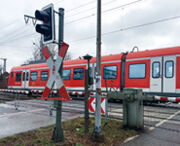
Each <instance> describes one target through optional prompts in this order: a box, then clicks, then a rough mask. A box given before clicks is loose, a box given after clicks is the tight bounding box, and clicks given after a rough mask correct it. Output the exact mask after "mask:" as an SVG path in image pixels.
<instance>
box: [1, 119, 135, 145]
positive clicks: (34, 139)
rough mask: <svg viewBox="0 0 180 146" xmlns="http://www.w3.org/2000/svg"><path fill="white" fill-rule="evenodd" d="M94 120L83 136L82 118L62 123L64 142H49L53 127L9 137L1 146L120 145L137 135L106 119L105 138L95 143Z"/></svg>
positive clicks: (2, 141)
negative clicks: (93, 137) (93, 134)
mask: <svg viewBox="0 0 180 146" xmlns="http://www.w3.org/2000/svg"><path fill="white" fill-rule="evenodd" d="M94 122H95V121H94V118H90V127H89V133H88V134H87V135H85V134H84V118H76V119H73V120H69V121H66V122H63V130H64V137H65V142H59V143H54V142H53V141H52V140H51V136H52V133H53V129H54V126H55V125H52V126H48V127H44V128H40V129H37V130H34V131H30V132H26V133H21V134H18V135H14V136H11V137H7V138H3V139H0V145H1V146H6V145H8V146H11V145H12V146H14V145H15V146H26V145H28V146H44V145H52V146H59V145H67V146H69V145H75V146H87V145H89V146H91V145H108V146H111V145H121V144H122V143H123V141H124V140H125V139H127V138H128V137H131V136H134V135H137V132H136V131H135V130H127V129H126V130H124V129H123V126H122V122H121V121H117V120H113V119H108V124H107V125H104V118H102V127H101V128H102V132H103V135H104V137H105V141H104V142H103V143H95V142H93V141H92V140H91V135H92V133H93V130H94Z"/></svg>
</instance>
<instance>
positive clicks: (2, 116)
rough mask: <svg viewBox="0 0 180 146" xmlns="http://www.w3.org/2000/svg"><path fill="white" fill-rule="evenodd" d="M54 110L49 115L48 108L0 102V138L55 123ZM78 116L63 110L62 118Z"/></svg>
mask: <svg viewBox="0 0 180 146" xmlns="http://www.w3.org/2000/svg"><path fill="white" fill-rule="evenodd" d="M55 115H56V113H55V111H53V115H52V116H50V115H49V109H48V108H42V107H40V108H38V107H32V106H28V105H26V106H25V107H19V108H18V110H16V109H15V106H14V105H13V104H0V138H3V137H7V136H11V135H14V134H18V133H22V132H26V131H30V130H34V129H38V128H40V127H45V126H48V125H52V124H54V123H55ZM78 116H80V115H79V114H78V113H70V112H66V113H65V112H63V113H62V120H63V121H65V120H68V119H72V118H75V117H78Z"/></svg>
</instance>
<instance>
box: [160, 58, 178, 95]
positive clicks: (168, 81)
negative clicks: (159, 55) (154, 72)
mask: <svg viewBox="0 0 180 146" xmlns="http://www.w3.org/2000/svg"><path fill="white" fill-rule="evenodd" d="M175 91H176V56H164V57H163V92H164V93H175Z"/></svg>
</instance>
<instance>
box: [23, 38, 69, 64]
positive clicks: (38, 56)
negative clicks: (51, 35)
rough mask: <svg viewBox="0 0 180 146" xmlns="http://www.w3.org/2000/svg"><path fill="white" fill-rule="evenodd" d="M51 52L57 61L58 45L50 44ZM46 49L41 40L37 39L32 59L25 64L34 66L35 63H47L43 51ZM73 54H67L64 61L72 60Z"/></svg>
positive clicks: (34, 42) (34, 43)
mask: <svg viewBox="0 0 180 146" xmlns="http://www.w3.org/2000/svg"><path fill="white" fill-rule="evenodd" d="M47 46H48V48H49V51H50V53H51V56H52V57H53V59H54V60H55V59H56V58H57V54H58V46H57V45H56V44H48V45H47ZM43 47H44V45H43V43H42V39H41V38H37V39H35V40H34V41H33V51H32V58H29V59H28V60H26V61H25V62H24V64H34V63H42V62H45V59H44V57H43V54H42V52H41V49H42V48H43ZM71 58H72V56H71V53H69V52H67V53H66V56H65V59H64V60H71Z"/></svg>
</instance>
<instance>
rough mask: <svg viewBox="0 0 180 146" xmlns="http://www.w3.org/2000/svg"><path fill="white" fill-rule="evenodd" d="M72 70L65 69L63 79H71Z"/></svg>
mask: <svg viewBox="0 0 180 146" xmlns="http://www.w3.org/2000/svg"><path fill="white" fill-rule="evenodd" d="M70 75H71V71H70V69H64V70H63V75H62V78H63V80H70Z"/></svg>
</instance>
